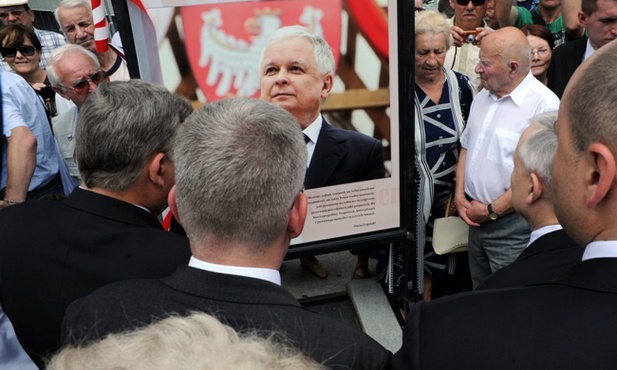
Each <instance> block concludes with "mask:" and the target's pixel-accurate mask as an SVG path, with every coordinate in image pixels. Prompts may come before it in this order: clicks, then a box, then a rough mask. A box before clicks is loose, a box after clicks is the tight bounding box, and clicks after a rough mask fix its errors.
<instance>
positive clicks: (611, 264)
mask: <svg viewBox="0 0 617 370" xmlns="http://www.w3.org/2000/svg"><path fill="white" fill-rule="evenodd" d="M615 60H617V43H610V44H608V45H606V46H605V47H603V48H601V49H600V50H598V52H596V53H595V54H594V55H593V56H592V57H591V58H589V60H587V61H585V62H584V63H583V64H582V65H581V66H580V68H578V70H577V71H576V72H575V73H574V75H573V76H572V80H571V81H570V84H568V87H567V88H566V91H565V93H564V96H563V101H562V102H563V104H561V106H560V109H559V116H558V120H557V125H556V131H557V138H558V145H557V151H556V153H555V157H554V159H553V168H552V180H553V181H552V185H553V191H554V197H553V201H554V206H555V213H556V215H557V218H558V220H559V222H560V224H561V225H563V228H564V230H565V231H566V232H567V233H568V235H570V236H571V237H572V239H574V240H575V241H576V243H577V244H579V245H581V246H585V251H584V253H583V257H582V261H581V262H579V263H577V264H576V265H574V266H573V268H572V269H571V270H569V271H568V272H567V273H566V274H564V275H562V276H561V277H560V278H558V279H557V280H555V281H554V282H552V283H547V284H542V285H536V286H531V287H523V288H509V289H492V290H485V291H476V292H471V293H463V294H459V295H455V296H449V297H445V298H442V299H437V300H434V301H432V302H427V303H423V302H420V303H417V304H415V305H414V306H413V307H412V309H411V311H410V313H409V315H408V317H407V321H406V323H405V328H404V334H403V346H402V348H401V349H400V350H399V351H398V352H397V353H396V354H395V355H394V358H393V368H394V369H455V368H456V369H506V368H513V367H516V368H520V369H612V368H614V367H615V363H617V352H616V351H615V346H614V343H615V342H617V321H615V312H616V311H617V197H615V192H617V123H616V122H615V116H617V106H616V105H615V92H616V91H617V75H616V74H614V73H607V71H611V70H612V69H614V67H615ZM592 102H593V104H591V103H592Z"/></svg>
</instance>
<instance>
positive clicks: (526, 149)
mask: <svg viewBox="0 0 617 370" xmlns="http://www.w3.org/2000/svg"><path fill="white" fill-rule="evenodd" d="M529 121H530V125H533V127H534V128H535V130H534V131H533V132H532V133H531V134H530V136H529V137H528V138H527V140H525V141H524V142H523V143H521V145H520V147H519V148H518V156H519V158H520V159H521V162H522V163H523V166H525V168H526V169H527V170H528V171H529V172H533V173H535V174H537V175H538V176H539V177H540V178H541V179H542V180H543V181H544V182H545V184H546V185H547V187H548V188H549V189H550V188H551V181H552V178H551V170H552V168H553V157H554V156H555V152H556V151H557V134H556V133H555V122H556V121H557V111H553V112H547V113H542V114H539V115H537V116H535V117H533V118H531V119H530V120H529Z"/></svg>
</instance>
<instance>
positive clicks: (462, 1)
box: [456, 0, 486, 6]
mask: <svg viewBox="0 0 617 370" xmlns="http://www.w3.org/2000/svg"><path fill="white" fill-rule="evenodd" d="M470 1H471V3H472V4H473V6H482V5H484V4H485V3H486V0H456V3H457V4H458V5H460V6H467V4H469V2H470Z"/></svg>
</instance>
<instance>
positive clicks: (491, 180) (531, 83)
mask: <svg viewBox="0 0 617 370" xmlns="http://www.w3.org/2000/svg"><path fill="white" fill-rule="evenodd" d="M557 109H559V98H558V97H557V96H556V95H555V94H554V93H553V92H552V91H551V90H550V89H549V88H548V87H546V86H545V85H544V84H542V83H541V82H540V81H538V80H537V79H536V78H535V77H533V75H532V74H531V72H529V74H528V75H527V76H526V77H525V79H524V80H523V81H522V82H521V83H520V84H519V85H518V86H517V87H516V88H515V89H514V90H513V91H512V92H511V93H510V94H509V95H506V96H504V97H502V98H498V97H497V96H496V95H493V94H491V93H489V92H488V90H486V89H483V90H482V91H480V92H479V93H478V95H476V97H475V98H474V100H473V103H472V104H471V110H470V113H469V119H468V120H467V127H466V128H465V131H463V134H462V135H461V145H462V147H463V148H465V149H467V157H466V161H465V192H466V193H467V194H468V195H469V196H470V197H472V198H473V199H476V200H479V201H481V202H482V203H486V204H488V203H491V202H493V201H494V200H495V199H497V198H499V197H500V196H501V195H502V194H504V193H505V192H506V191H507V190H508V189H509V188H510V175H511V174H512V170H513V168H514V162H513V154H514V149H516V145H517V144H518V139H519V137H520V136H521V133H522V132H523V130H525V128H526V127H527V126H528V125H529V119H530V118H532V117H533V116H535V115H538V114H540V113H544V112H550V111H555V110H557Z"/></svg>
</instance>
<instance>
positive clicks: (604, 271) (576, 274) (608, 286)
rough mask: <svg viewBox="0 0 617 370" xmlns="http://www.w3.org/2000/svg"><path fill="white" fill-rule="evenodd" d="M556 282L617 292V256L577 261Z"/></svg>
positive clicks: (598, 290)
mask: <svg viewBox="0 0 617 370" xmlns="http://www.w3.org/2000/svg"><path fill="white" fill-rule="evenodd" d="M554 284H558V285H565V286H570V287H575V288H580V289H586V290H590V291H597V292H605V293H612V294H617V258H594V259H591V260H587V261H583V262H580V263H577V264H576V265H574V267H572V269H571V270H570V271H568V272H567V273H565V274H564V275H562V276H561V277H560V278H558V279H557V280H556V281H555V282H554Z"/></svg>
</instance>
